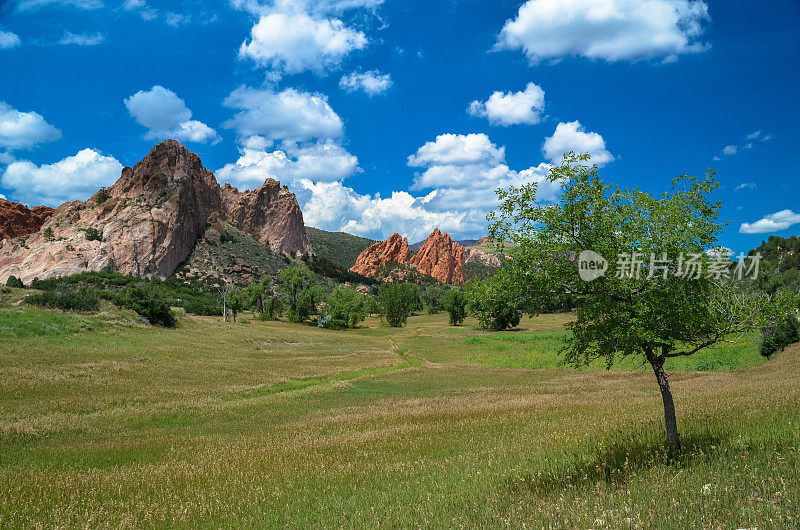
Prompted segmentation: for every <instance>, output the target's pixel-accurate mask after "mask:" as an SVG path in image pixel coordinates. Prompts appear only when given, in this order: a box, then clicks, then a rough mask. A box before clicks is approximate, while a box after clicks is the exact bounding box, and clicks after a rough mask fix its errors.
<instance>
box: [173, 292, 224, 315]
mask: <svg viewBox="0 0 800 530" xmlns="http://www.w3.org/2000/svg"><path fill="white" fill-rule="evenodd" d="M183 309H184V310H185V311H186V312H187V313H191V314H193V315H201V316H208V317H212V316H220V315H222V311H221V310H220V306H219V301H218V300H217V299H216V298H212V297H210V296H197V297H192V298H189V299H188V300H185V301H184V302H183Z"/></svg>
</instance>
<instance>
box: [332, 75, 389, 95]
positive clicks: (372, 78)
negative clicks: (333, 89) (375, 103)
mask: <svg viewBox="0 0 800 530" xmlns="http://www.w3.org/2000/svg"><path fill="white" fill-rule="evenodd" d="M339 86H340V87H341V88H342V89H344V90H346V91H347V92H355V91H356V90H362V91H363V92H364V93H365V94H367V95H369V96H375V95H377V94H381V93H383V92H386V91H387V90H389V88H391V86H392V76H391V75H389V74H381V73H380V72H379V71H378V70H370V71H369V72H363V73H359V72H352V73H350V74H347V75H344V76H342V78H341V79H340V80H339Z"/></svg>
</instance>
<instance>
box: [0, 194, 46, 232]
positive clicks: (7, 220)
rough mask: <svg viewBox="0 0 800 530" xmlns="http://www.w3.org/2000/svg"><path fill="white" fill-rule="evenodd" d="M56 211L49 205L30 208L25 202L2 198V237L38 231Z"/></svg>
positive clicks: (0, 222)
mask: <svg viewBox="0 0 800 530" xmlns="http://www.w3.org/2000/svg"><path fill="white" fill-rule="evenodd" d="M54 211H55V210H53V208H49V207H47V206H34V207H33V208H30V209H29V208H28V207H27V206H25V205H24V204H20V203H18V202H12V201H7V200H5V199H0V239H9V238H12V237H19V236H24V235H28V234H33V233H34V232H38V231H39V229H40V228H41V227H42V224H44V222H45V221H46V220H47V218H48V217H50V216H51V215H53V212H54Z"/></svg>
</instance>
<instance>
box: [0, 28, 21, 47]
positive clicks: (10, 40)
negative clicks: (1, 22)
mask: <svg viewBox="0 0 800 530" xmlns="http://www.w3.org/2000/svg"><path fill="white" fill-rule="evenodd" d="M21 44H22V41H21V40H19V37H18V36H17V34H16V33H12V32H10V31H4V30H0V50H8V49H10V48H16V47H17V46H19V45H21Z"/></svg>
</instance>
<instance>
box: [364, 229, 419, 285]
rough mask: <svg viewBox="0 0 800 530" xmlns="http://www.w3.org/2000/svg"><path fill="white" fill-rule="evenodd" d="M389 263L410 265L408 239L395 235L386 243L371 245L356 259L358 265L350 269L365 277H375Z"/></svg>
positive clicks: (380, 242)
mask: <svg viewBox="0 0 800 530" xmlns="http://www.w3.org/2000/svg"><path fill="white" fill-rule="evenodd" d="M389 262H396V263H404V264H409V263H410V262H411V251H410V250H409V249H408V239H406V238H405V237H401V236H400V234H397V233H394V234H392V236H391V237H390V238H389V239H387V240H386V241H379V242H377V243H375V244H372V245H370V246H369V247H367V249H366V250H364V251H363V252H362V253H361V254H359V256H358V258H356V264H355V265H353V267H352V268H351V269H350V270H351V271H353V272H356V273H358V274H363V275H364V276H373V275H374V274H375V272H376V271H377V270H378V269H379V268H380V267H382V266H383V265H386V264H387V263H389Z"/></svg>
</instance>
